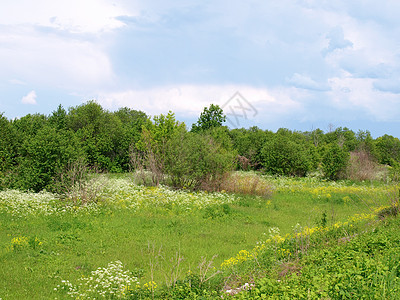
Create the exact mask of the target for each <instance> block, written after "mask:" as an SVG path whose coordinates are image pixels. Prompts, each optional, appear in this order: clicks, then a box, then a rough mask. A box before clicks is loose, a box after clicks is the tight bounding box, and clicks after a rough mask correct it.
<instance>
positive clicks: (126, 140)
mask: <svg viewBox="0 0 400 300" xmlns="http://www.w3.org/2000/svg"><path fill="white" fill-rule="evenodd" d="M114 115H115V116H116V117H117V118H118V119H119V120H120V121H121V128H120V133H121V134H120V136H119V137H120V139H119V140H118V141H116V143H115V148H114V152H115V160H117V161H118V165H120V166H121V168H122V170H123V171H128V170H129V168H130V152H129V151H130V147H132V146H135V145H136V144H137V143H138V142H139V140H140V137H141V134H142V128H143V127H149V125H150V124H151V121H150V119H149V117H148V116H147V115H146V114H145V113H144V112H142V111H137V110H133V109H130V108H127V107H124V108H120V109H118V110H117V111H116V112H114Z"/></svg>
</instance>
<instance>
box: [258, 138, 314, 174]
mask: <svg viewBox="0 0 400 300" xmlns="http://www.w3.org/2000/svg"><path fill="white" fill-rule="evenodd" d="M309 149H310V148H309V147H307V145H306V144H305V143H299V142H296V141H295V140H293V139H291V136H290V135H283V134H279V133H278V134H276V135H275V136H274V137H273V138H272V139H271V140H269V141H267V142H266V143H265V144H264V147H263V148H262V150H261V156H262V163H263V166H264V169H265V172H266V173H270V174H276V175H288V176H305V175H306V174H307V173H308V172H309V171H310V170H311V169H312V161H313V159H312V156H311V154H310V151H309Z"/></svg>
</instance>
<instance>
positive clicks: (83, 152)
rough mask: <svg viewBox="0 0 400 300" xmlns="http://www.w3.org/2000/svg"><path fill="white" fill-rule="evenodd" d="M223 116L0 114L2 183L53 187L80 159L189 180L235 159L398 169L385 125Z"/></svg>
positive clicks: (314, 169)
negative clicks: (254, 122)
mask: <svg viewBox="0 0 400 300" xmlns="http://www.w3.org/2000/svg"><path fill="white" fill-rule="evenodd" d="M224 121H225V115H224V114H223V111H222V109H221V108H220V107H219V106H218V105H213V104H211V105H210V106H209V107H208V108H207V107H206V108H204V110H203V112H201V114H200V116H199V118H198V121H197V123H195V124H193V125H192V126H191V129H190V130H189V129H188V128H187V127H186V125H185V124H184V123H182V122H179V121H178V120H176V118H175V115H174V114H173V113H172V112H168V113H167V114H165V115H164V114H161V115H159V116H154V117H153V118H151V117H150V116H148V115H146V114H145V113H144V112H141V111H137V110H133V109H129V108H120V109H118V110H117V111H108V110H106V109H104V108H103V107H101V105H99V104H98V103H96V102H95V101H89V102H87V103H84V104H82V105H79V106H76V107H70V108H68V109H67V110H66V109H64V108H63V107H62V106H61V105H60V106H59V107H58V108H57V109H56V110H55V111H53V112H52V113H51V114H50V115H48V116H47V115H43V114H28V115H26V116H24V117H22V118H18V119H14V120H9V119H7V118H6V117H5V116H4V115H3V114H0V132H1V134H0V189H7V188H16V189H22V190H28V189H29V190H34V191H40V190H43V189H47V190H54V189H56V186H57V182H59V181H60V178H62V176H63V175H65V174H66V173H67V172H68V171H69V170H70V169H71V166H72V164H74V163H76V162H79V163H80V164H83V165H85V166H88V167H89V168H96V169H97V170H99V171H104V172H128V171H131V170H133V169H135V170H136V171H142V172H149V171H150V172H151V174H152V176H153V177H152V180H153V183H154V184H158V183H164V182H168V184H171V185H172V186H175V187H178V188H182V187H187V188H191V189H199V188H211V189H212V188H216V186H217V185H218V182H219V180H221V179H222V178H223V176H224V174H226V173H227V172H228V171H230V170H233V169H241V170H257V171H261V172H263V173H267V174H272V175H286V176H307V175H309V174H311V173H318V174H320V175H321V176H323V177H325V178H327V179H330V180H336V179H345V178H350V179H359V180H363V179H372V177H373V176H375V177H376V174H377V173H379V170H381V171H382V172H384V171H387V172H388V176H390V177H391V178H392V179H394V180H396V179H397V180H398V177H399V176H398V174H399V169H400V167H399V166H400V140H399V139H398V138H396V137H393V136H390V135H384V136H381V137H378V138H376V139H374V138H373V137H372V136H371V134H370V132H369V131H362V130H359V131H358V132H354V131H352V130H350V129H348V128H346V127H344V128H342V127H339V128H336V129H334V130H331V131H329V132H324V131H322V130H320V129H315V130H312V131H307V132H300V131H292V130H288V129H285V128H281V129H279V130H278V131H276V132H272V131H270V130H262V129H260V128H258V127H251V128H248V129H244V128H241V129H229V128H228V127H226V126H224V125H223V123H224ZM383 166H385V167H383ZM371 176H372V177H371Z"/></svg>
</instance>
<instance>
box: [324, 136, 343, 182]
mask: <svg viewBox="0 0 400 300" xmlns="http://www.w3.org/2000/svg"><path fill="white" fill-rule="evenodd" d="M348 161H349V153H348V152H347V151H345V150H344V149H343V148H341V147H339V145H337V144H329V145H327V146H326V148H325V151H324V154H323V156H322V171H323V173H324V176H325V177H326V178H328V179H331V180H336V179H340V178H343V177H344V175H345V170H346V167H347V165H348Z"/></svg>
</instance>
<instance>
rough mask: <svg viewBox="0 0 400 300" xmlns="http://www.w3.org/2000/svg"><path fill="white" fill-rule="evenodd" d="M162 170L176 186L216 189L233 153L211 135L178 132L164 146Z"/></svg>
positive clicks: (229, 165)
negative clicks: (163, 165)
mask: <svg viewBox="0 0 400 300" xmlns="http://www.w3.org/2000/svg"><path fill="white" fill-rule="evenodd" d="M165 153H166V154H165V173H166V174H167V175H168V176H169V178H170V180H171V183H172V185H173V186H174V187H177V188H183V187H185V188H190V189H199V188H201V189H205V190H218V189H219V188H220V185H221V182H222V180H223V176H224V175H225V174H226V173H227V172H229V171H231V170H232V169H233V164H234V158H235V155H234V154H233V153H232V152H229V151H228V150H226V149H224V148H223V147H222V146H220V145H219V144H218V143H216V142H215V141H214V140H213V139H212V138H211V137H209V136H205V135H201V134H197V133H179V134H177V135H175V136H174V137H173V138H172V139H171V140H170V141H169V142H168V143H167V146H166V151H165Z"/></svg>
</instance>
